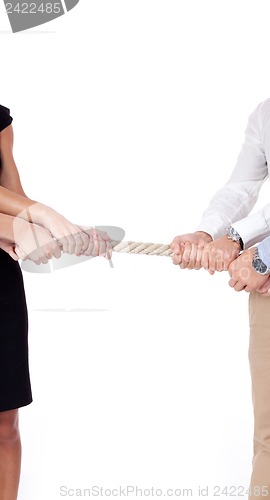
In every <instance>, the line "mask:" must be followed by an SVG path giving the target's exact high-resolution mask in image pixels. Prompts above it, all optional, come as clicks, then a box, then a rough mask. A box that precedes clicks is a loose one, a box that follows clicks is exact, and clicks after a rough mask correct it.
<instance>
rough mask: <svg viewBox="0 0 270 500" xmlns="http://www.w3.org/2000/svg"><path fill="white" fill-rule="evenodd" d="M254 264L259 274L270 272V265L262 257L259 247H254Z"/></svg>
mask: <svg viewBox="0 0 270 500" xmlns="http://www.w3.org/2000/svg"><path fill="white" fill-rule="evenodd" d="M252 266H253V267H254V269H255V271H256V272H257V273H259V274H270V267H267V265H266V264H265V263H264V262H263V261H262V259H260V256H259V250H258V247H254V254H253V261H252Z"/></svg>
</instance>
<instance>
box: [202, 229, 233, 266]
mask: <svg viewBox="0 0 270 500" xmlns="http://www.w3.org/2000/svg"><path fill="white" fill-rule="evenodd" d="M240 251H241V247H240V243H238V242H237V241H233V240H230V239H229V238H228V237H227V236H222V238H218V239H217V240H215V241H212V242H211V243H208V244H207V245H205V247H204V248H203V252H202V258H201V263H202V267H204V269H207V270H208V271H209V272H210V274H214V272H215V271H227V270H228V267H229V265H230V263H231V262H232V261H234V260H235V259H237V257H238V256H239V253H240Z"/></svg>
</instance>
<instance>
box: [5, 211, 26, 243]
mask: <svg viewBox="0 0 270 500" xmlns="http://www.w3.org/2000/svg"><path fill="white" fill-rule="evenodd" d="M15 219H16V227H17V229H18V226H19V227H20V228H23V226H24V225H25V228H26V225H27V222H26V221H24V220H23V219H18V218H15V217H13V216H11V215H5V214H0V240H5V241H8V242H9V243H15V242H16V237H15V230H14V222H15Z"/></svg>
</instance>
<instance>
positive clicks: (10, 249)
mask: <svg viewBox="0 0 270 500" xmlns="http://www.w3.org/2000/svg"><path fill="white" fill-rule="evenodd" d="M0 248H1V249H2V250H4V251H5V252H7V253H8V254H9V255H10V257H12V259H13V260H19V257H18V255H17V254H16V252H15V243H10V242H9V241H6V240H0Z"/></svg>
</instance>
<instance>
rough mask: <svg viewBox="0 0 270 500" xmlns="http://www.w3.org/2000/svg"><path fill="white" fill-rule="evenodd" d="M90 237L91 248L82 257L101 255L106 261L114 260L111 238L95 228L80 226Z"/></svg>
mask: <svg viewBox="0 0 270 500" xmlns="http://www.w3.org/2000/svg"><path fill="white" fill-rule="evenodd" d="M79 227H80V229H82V230H83V231H84V232H85V233H86V234H88V236H89V246H88V248H87V249H86V250H85V251H84V252H83V253H82V255H93V256H94V257H96V256H97V255H100V256H102V257H105V259H111V258H112V244H111V238H110V237H109V235H108V234H107V233H106V232H105V231H100V230H99V229H96V228H94V227H87V226H79Z"/></svg>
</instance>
